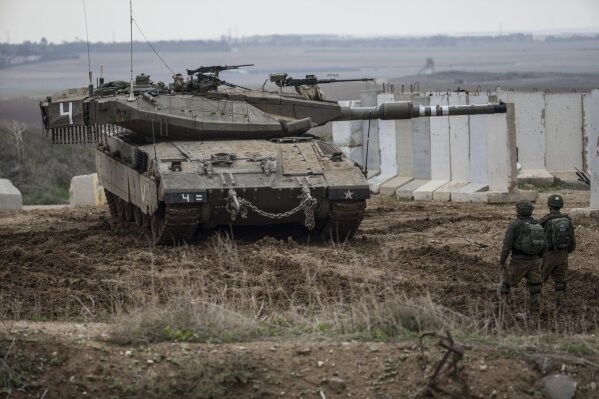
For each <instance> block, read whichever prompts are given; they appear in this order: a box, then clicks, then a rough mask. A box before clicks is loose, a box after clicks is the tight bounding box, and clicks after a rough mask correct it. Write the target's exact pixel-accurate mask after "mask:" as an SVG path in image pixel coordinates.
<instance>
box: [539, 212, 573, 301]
mask: <svg viewBox="0 0 599 399" xmlns="http://www.w3.org/2000/svg"><path fill="white" fill-rule="evenodd" d="M557 218H567V219H570V218H569V217H568V215H565V214H563V213H561V212H560V211H559V209H556V208H552V209H551V211H550V212H549V213H548V214H547V215H545V216H543V217H542V218H541V219H540V220H539V223H541V225H542V226H543V228H546V226H547V222H548V221H549V220H551V219H557ZM547 242H548V243H549V247H548V250H547V253H546V254H545V256H544V257H543V264H542V266H541V273H542V276H543V282H547V280H549V277H552V278H553V281H554V282H555V305H556V308H557V309H561V308H562V307H563V305H564V299H565V294H566V276H567V272H568V254H571V253H572V252H574V250H575V249H576V237H575V235H574V224H573V223H572V222H571V219H570V245H569V247H568V248H567V249H557V248H552V247H551V240H550V239H549V237H548V239H547Z"/></svg>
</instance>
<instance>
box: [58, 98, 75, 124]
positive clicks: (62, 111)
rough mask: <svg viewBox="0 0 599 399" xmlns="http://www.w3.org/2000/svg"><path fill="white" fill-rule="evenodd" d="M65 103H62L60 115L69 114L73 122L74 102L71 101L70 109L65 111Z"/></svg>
mask: <svg viewBox="0 0 599 399" xmlns="http://www.w3.org/2000/svg"><path fill="white" fill-rule="evenodd" d="M63 106H64V103H60V116H67V115H68V116H69V123H70V124H71V125H72V124H73V103H71V102H69V110H68V111H67V112H64V107H63Z"/></svg>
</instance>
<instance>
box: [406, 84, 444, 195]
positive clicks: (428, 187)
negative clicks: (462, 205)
mask: <svg viewBox="0 0 599 399" xmlns="http://www.w3.org/2000/svg"><path fill="white" fill-rule="evenodd" d="M429 104H430V105H431V106H433V105H448V104H449V96H448V95H447V94H443V95H432V96H429ZM429 129H430V160H431V167H430V171H431V173H430V180H426V181H421V184H420V185H419V186H416V187H414V189H413V198H414V199H416V200H428V201H430V200H432V199H433V193H434V192H435V191H437V190H438V189H439V188H441V187H443V186H444V185H446V184H447V183H449V181H450V180H451V148H450V141H451V139H450V125H449V117H447V116H437V117H432V118H430V119H429ZM400 188H401V187H400Z"/></svg>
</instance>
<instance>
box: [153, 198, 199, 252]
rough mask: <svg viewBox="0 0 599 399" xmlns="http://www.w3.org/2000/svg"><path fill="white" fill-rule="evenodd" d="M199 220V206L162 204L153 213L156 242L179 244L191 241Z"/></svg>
mask: <svg viewBox="0 0 599 399" xmlns="http://www.w3.org/2000/svg"><path fill="white" fill-rule="evenodd" d="M199 222H200V219H199V211H198V208H195V207H189V206H185V205H167V206H165V205H160V207H159V208H158V209H157V210H156V212H154V214H153V215H152V219H151V223H150V228H151V230H152V237H153V238H154V242H155V243H156V244H177V243H180V242H191V241H192V240H193V237H194V236H195V232H196V230H197V229H198V225H199Z"/></svg>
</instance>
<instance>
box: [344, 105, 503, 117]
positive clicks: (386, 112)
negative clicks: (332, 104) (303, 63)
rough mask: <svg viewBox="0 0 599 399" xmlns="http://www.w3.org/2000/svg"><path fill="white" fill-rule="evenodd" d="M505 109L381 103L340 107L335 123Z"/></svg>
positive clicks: (493, 112)
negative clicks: (373, 105) (370, 105)
mask: <svg viewBox="0 0 599 399" xmlns="http://www.w3.org/2000/svg"><path fill="white" fill-rule="evenodd" d="M506 112H507V107H506V105H505V104H504V103H499V104H476V105H475V104H473V105H436V106H435V105H433V106H426V105H420V106H415V105H414V104H413V103H412V102H411V101H396V102H389V103H383V104H381V105H379V106H377V107H355V108H352V107H344V106H343V107H341V114H340V115H339V116H338V117H337V118H335V119H334V120H335V121H350V120H368V119H383V120H390V119H412V118H420V117H428V116H456V115H487V114H504V113H506Z"/></svg>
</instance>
